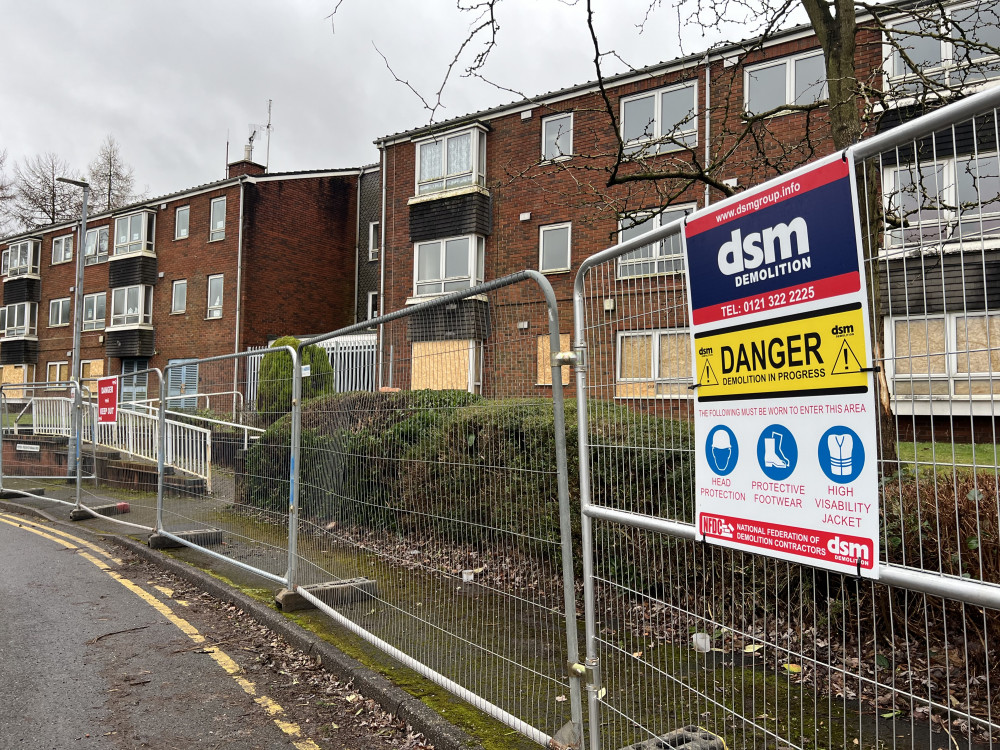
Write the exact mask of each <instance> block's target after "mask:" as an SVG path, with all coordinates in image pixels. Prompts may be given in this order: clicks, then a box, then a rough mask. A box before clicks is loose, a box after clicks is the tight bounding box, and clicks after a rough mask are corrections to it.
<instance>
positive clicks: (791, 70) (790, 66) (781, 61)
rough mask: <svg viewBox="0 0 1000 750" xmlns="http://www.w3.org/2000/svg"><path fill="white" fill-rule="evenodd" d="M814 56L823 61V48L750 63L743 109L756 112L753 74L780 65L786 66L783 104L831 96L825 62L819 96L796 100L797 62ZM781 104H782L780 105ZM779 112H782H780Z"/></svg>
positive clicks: (814, 100)
mask: <svg viewBox="0 0 1000 750" xmlns="http://www.w3.org/2000/svg"><path fill="white" fill-rule="evenodd" d="M812 57H818V58H820V60H821V61H822V58H823V50H822V49H817V50H811V51H809V52H802V53H800V54H796V55H785V56H784V57H781V58H778V59H776V60H768V61H767V62H762V63H758V64H756V65H748V66H747V67H745V68H744V69H743V111H744V112H747V113H749V114H756V113H752V112H751V111H750V84H751V79H752V78H753V74H754V73H755V72H757V71H758V70H765V69H767V68H775V67H777V66H779V65H784V66H785V100H784V101H783V102H782V105H791V104H799V103H801V104H813V103H815V102H818V101H821V100H823V99H827V98H829V96H830V84H829V83H828V82H827V81H826V79H825V76H826V66H825V63H824V64H823V71H824V73H823V75H824V80H823V84H822V87H821V90H820V92H819V94H820V95H819V96H816V97H815V98H813V99H810V100H809V101H807V102H796V101H795V83H796V81H795V63H797V62H799V61H801V60H808V59H809V58H812ZM779 106H781V105H779ZM777 114H781V113H780V112H779V113H777Z"/></svg>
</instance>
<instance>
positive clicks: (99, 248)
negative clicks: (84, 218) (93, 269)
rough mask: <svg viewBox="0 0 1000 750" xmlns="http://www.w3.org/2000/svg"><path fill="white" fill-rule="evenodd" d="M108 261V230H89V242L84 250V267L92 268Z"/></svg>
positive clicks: (105, 228)
mask: <svg viewBox="0 0 1000 750" xmlns="http://www.w3.org/2000/svg"><path fill="white" fill-rule="evenodd" d="M107 259H108V228H107V227H100V228H99V229H88V230H87V242H86V244H85V245H84V249H83V262H84V265H88V266H92V265H94V264H95V263H103V262H104V261H106V260H107Z"/></svg>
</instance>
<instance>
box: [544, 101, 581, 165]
mask: <svg viewBox="0 0 1000 750" xmlns="http://www.w3.org/2000/svg"><path fill="white" fill-rule="evenodd" d="M560 120H568V122H569V126H568V127H565V126H564V125H562V124H559V125H557V126H556V127H557V130H556V138H555V140H554V143H555V144H556V149H557V151H558V150H559V149H558V141H559V136H560V135H562V134H564V133H568V134H569V149H568V150H567V151H565V152H564V151H559V152H558V153H555V154H547V153H546V152H545V144H546V143H547V141H548V139H547V138H546V133H547V132H548V128H549V126H550V125H556V123H558V122H559V121H560ZM572 157H573V113H572V112H560V113H559V114H555V115H549V116H548V117H543V118H542V161H544V162H554V161H565V160H566V159H570V158H572Z"/></svg>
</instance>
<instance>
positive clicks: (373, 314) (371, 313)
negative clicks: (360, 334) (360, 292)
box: [365, 292, 378, 320]
mask: <svg viewBox="0 0 1000 750" xmlns="http://www.w3.org/2000/svg"><path fill="white" fill-rule="evenodd" d="M377 317H378V292H368V317H366V318H365V320H371V319H372V318H377Z"/></svg>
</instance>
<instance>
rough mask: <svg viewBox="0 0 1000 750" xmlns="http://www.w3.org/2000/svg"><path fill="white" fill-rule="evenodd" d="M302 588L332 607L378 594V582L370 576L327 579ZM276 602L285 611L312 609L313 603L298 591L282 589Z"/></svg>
mask: <svg viewBox="0 0 1000 750" xmlns="http://www.w3.org/2000/svg"><path fill="white" fill-rule="evenodd" d="M301 588H303V589H305V590H306V591H308V592H309V593H310V594H312V595H313V596H315V597H316V598H317V599H319V600H320V601H321V602H323V603H325V604H329V605H330V606H331V607H334V606H337V605H342V604H351V603H352V602H358V601H361V600H363V599H367V598H368V597H370V596H378V584H377V583H376V582H375V581H373V580H372V579H370V578H348V579H346V580H343V581H326V582H325V583H314V584H312V585H310V586H302V587H301ZM274 603H275V604H277V605H278V608H279V609H281V610H282V611H284V612H294V611H296V610H299V609H312V607H313V604H312V602H310V601H307V600H306V599H305V597H303V596H302V595H301V594H299V593H298V592H296V591H291V590H289V589H282V590H281V591H279V592H278V593H277V594H275V597H274Z"/></svg>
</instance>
